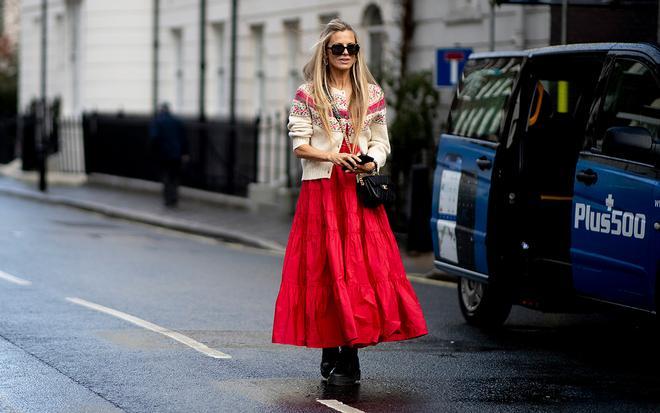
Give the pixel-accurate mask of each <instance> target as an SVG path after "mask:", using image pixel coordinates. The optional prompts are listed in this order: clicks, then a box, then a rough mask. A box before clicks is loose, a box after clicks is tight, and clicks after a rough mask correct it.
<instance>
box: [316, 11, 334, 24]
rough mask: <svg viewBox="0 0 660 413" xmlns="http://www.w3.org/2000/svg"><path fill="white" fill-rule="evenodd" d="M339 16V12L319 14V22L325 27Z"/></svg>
mask: <svg viewBox="0 0 660 413" xmlns="http://www.w3.org/2000/svg"><path fill="white" fill-rule="evenodd" d="M338 17H339V13H337V12H332V13H325V14H321V15H319V24H320V25H321V27H323V26H325V25H326V24H328V22H330V20H332V19H336V18H338Z"/></svg>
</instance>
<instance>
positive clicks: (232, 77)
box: [229, 0, 238, 125]
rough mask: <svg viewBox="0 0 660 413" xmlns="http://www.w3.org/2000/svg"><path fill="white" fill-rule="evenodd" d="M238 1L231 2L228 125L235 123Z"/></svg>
mask: <svg viewBox="0 0 660 413" xmlns="http://www.w3.org/2000/svg"><path fill="white" fill-rule="evenodd" d="M237 3H238V1H237V0H232V2H231V52H230V53H231V56H230V59H229V123H230V124H232V125H233V124H235V123H236V25H237V22H236V15H237V12H236V9H237V8H238V4H237Z"/></svg>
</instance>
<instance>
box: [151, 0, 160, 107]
mask: <svg viewBox="0 0 660 413" xmlns="http://www.w3.org/2000/svg"><path fill="white" fill-rule="evenodd" d="M153 6H154V16H153V18H154V21H153V28H154V32H153V51H152V53H153V57H152V58H153V66H152V68H151V70H152V74H151V77H152V82H153V83H152V85H151V106H152V108H153V112H154V113H156V112H157V111H158V100H159V97H158V83H159V81H158V66H159V64H158V59H159V53H158V52H159V49H160V0H154V4H153Z"/></svg>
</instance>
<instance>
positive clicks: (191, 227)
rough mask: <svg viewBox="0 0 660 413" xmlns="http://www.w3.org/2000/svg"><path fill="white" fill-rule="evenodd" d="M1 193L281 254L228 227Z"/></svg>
mask: <svg viewBox="0 0 660 413" xmlns="http://www.w3.org/2000/svg"><path fill="white" fill-rule="evenodd" d="M0 193H2V194H5V195H11V196H15V197H18V198H23V199H29V200H33V201H38V202H44V203H49V204H55V205H63V206H67V207H71V208H77V209H82V210H85V211H92V212H97V213H100V214H103V215H106V216H109V217H113V218H122V219H126V220H129V221H135V222H140V223H144V224H149V225H155V226H159V227H163V228H168V229H172V230H175V231H180V232H186V233H189V234H195V235H202V236H206V237H212V238H218V239H221V240H223V241H229V242H237V243H240V244H244V245H248V246H251V247H256V248H261V249H265V250H269V251H273V252H276V253H280V254H283V253H284V249H285V248H284V246H282V245H280V244H279V243H277V242H274V241H270V240H267V239H265V238H261V237H257V236H253V235H248V234H245V233H243V232H239V231H234V230H231V229H228V228H222V227H218V226H209V225H206V224H201V223H198V222H193V221H187V220H183V219H173V218H165V217H162V216H158V215H154V214H149V213H144V212H137V211H133V210H130V209H125V208H117V207H111V206H108V205H105V204H100V203H97V202H91V201H81V200H76V199H71V198H66V197H61V196H57V195H50V194H41V193H36V192H32V191H27V190H22V189H17V188H3V187H0Z"/></svg>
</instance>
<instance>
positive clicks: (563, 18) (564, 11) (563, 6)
mask: <svg viewBox="0 0 660 413" xmlns="http://www.w3.org/2000/svg"><path fill="white" fill-rule="evenodd" d="M567 17H568V0H563V1H562V3H561V44H566V31H567V30H566V22H567Z"/></svg>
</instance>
